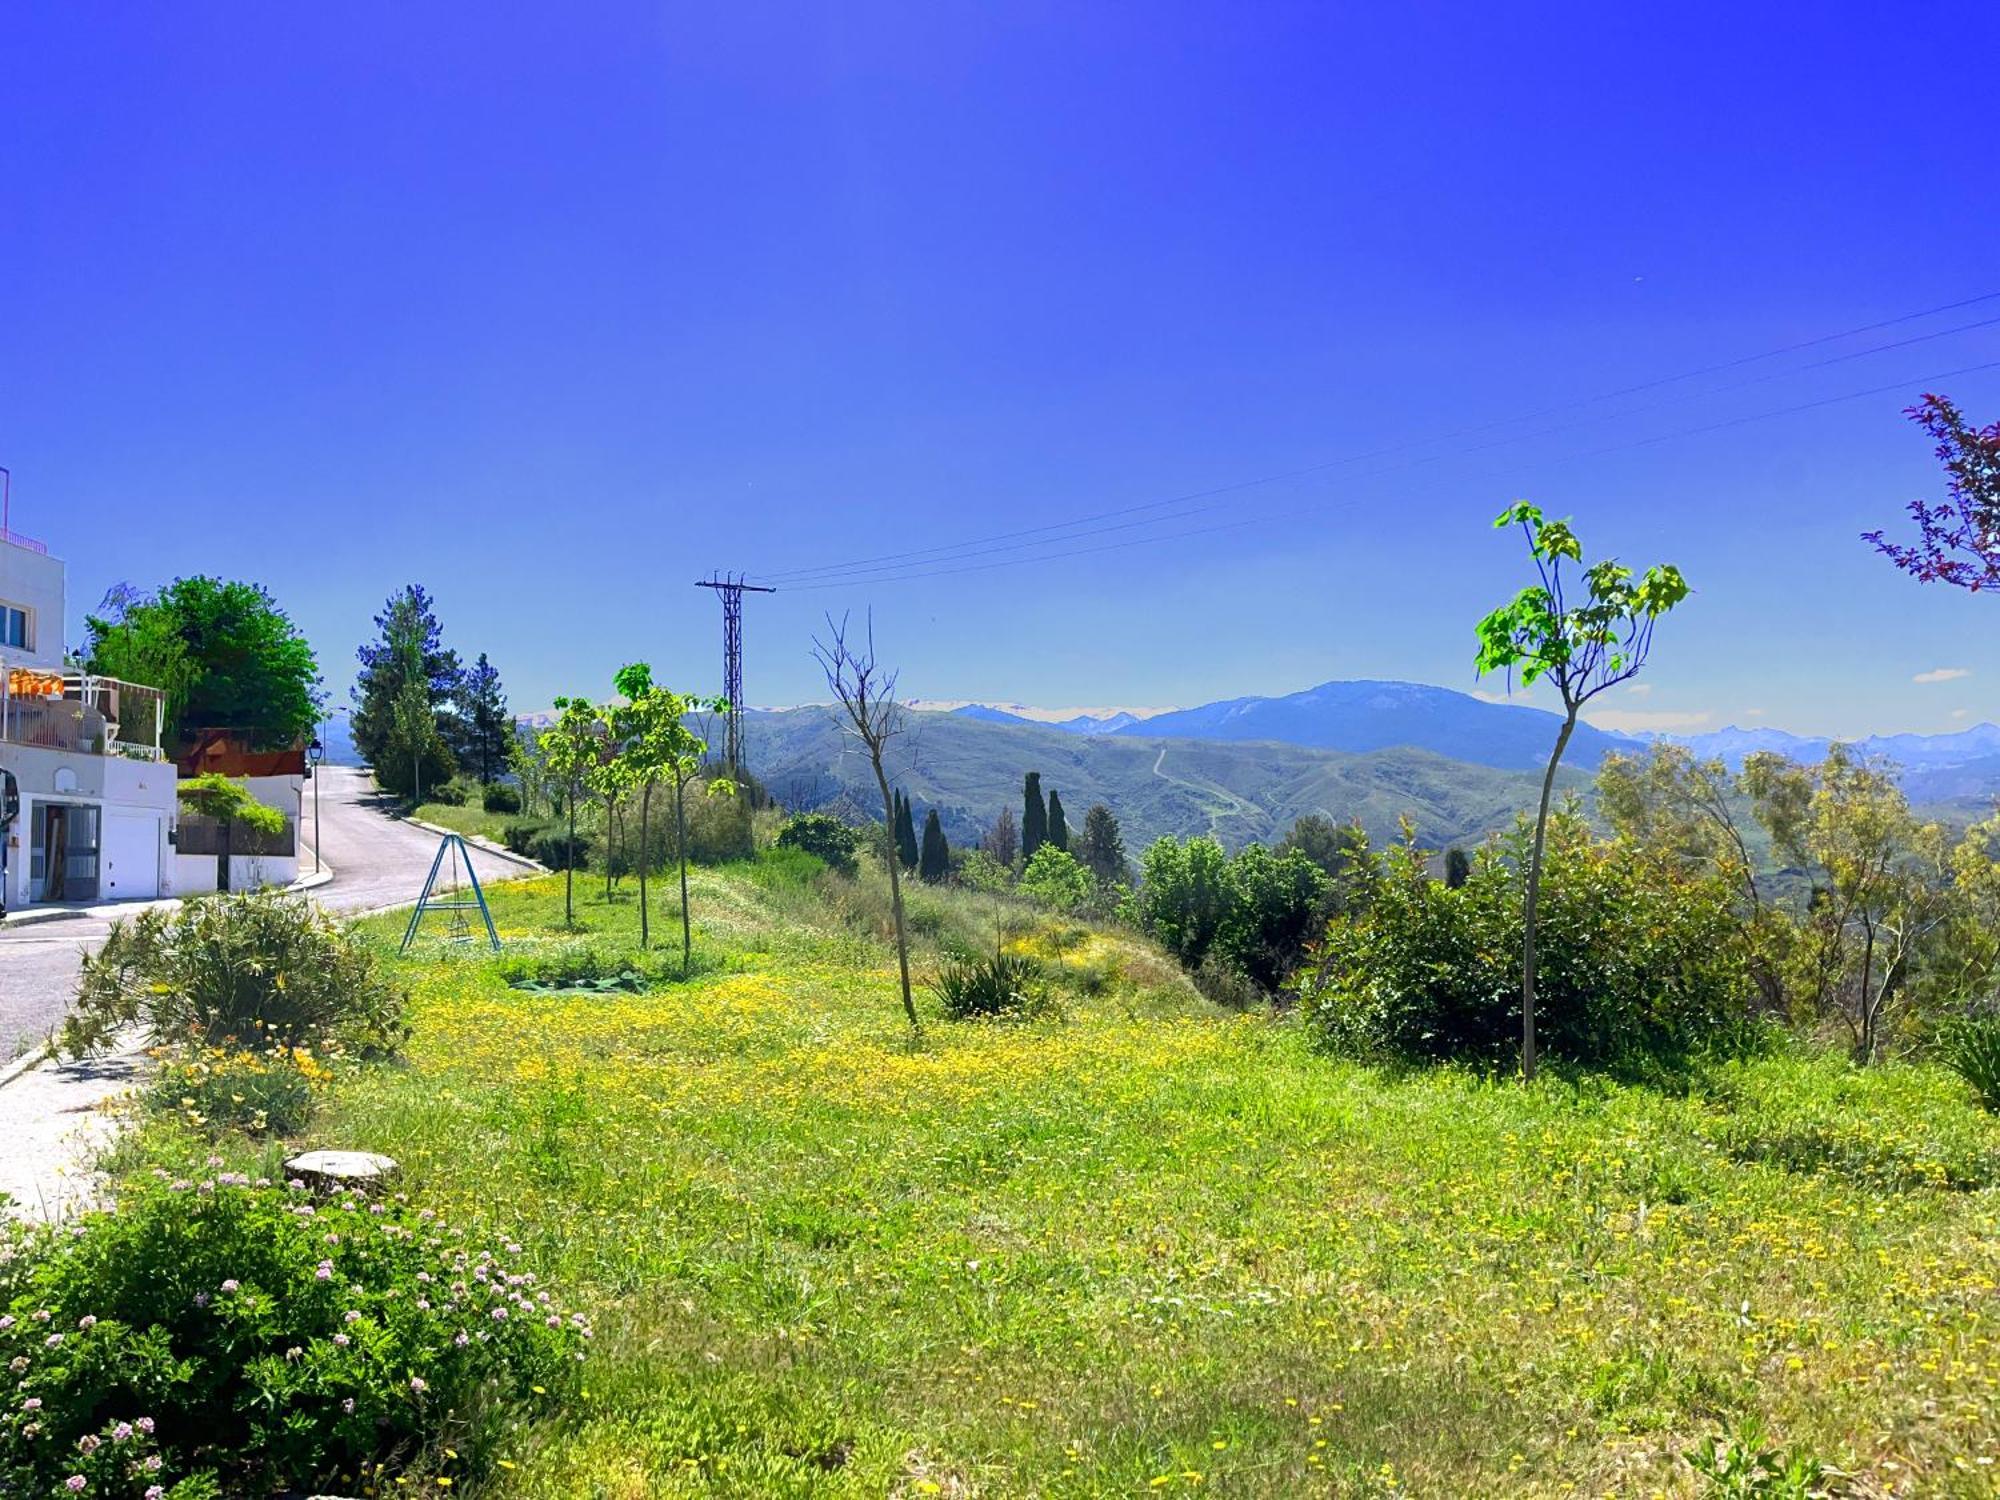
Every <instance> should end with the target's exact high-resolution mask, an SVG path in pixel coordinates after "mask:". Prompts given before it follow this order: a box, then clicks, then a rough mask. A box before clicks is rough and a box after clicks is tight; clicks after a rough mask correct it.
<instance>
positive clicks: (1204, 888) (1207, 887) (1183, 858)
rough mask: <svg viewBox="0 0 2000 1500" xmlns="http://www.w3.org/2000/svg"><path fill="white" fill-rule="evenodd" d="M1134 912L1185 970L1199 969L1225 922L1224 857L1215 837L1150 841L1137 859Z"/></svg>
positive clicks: (1226, 873)
mask: <svg viewBox="0 0 2000 1500" xmlns="http://www.w3.org/2000/svg"><path fill="white" fill-rule="evenodd" d="M1139 863H1140V878H1139V895H1138V914H1139V920H1140V922H1141V924H1142V925H1143V926H1144V927H1145V928H1146V930H1147V931H1148V932H1150V933H1152V934H1153V935H1154V936H1155V937H1157V938H1158V939H1159V940H1160V943H1161V945H1162V946H1163V947H1164V948H1165V949H1166V950H1167V951H1168V952H1169V953H1171V954H1173V956H1174V957H1175V958H1178V959H1179V960H1180V961H1181V962H1182V964H1184V965H1186V966H1187V967H1188V968H1189V969H1198V968H1200V967H1201V961H1202V960H1203V959H1204V958H1206V957H1208V950H1209V948H1210V947H1211V946H1212V945H1213V944H1214V942H1215V940H1216V938H1217V936H1218V935H1219V934H1220V933H1221V931H1222V926H1223V923H1224V922H1226V921H1227V920H1228V918H1229V910H1230V905H1231V902H1232V901H1233V899H1234V898H1233V894H1232V892H1231V889H1230V882H1229V857H1228V856H1227V855H1226V854H1224V853H1223V852H1222V845H1220V844H1218V843H1216V841H1215V840H1214V839H1210V838H1199V839H1189V840H1188V841H1187V842H1186V843H1182V842H1181V841H1180V840H1179V839H1176V838H1161V839H1156V840H1154V841H1153V843H1152V844H1151V845H1149V846H1148V847H1147V849H1146V852H1145V854H1144V855H1142V856H1141V858H1140V862H1139Z"/></svg>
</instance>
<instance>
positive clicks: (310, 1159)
mask: <svg viewBox="0 0 2000 1500" xmlns="http://www.w3.org/2000/svg"><path fill="white" fill-rule="evenodd" d="M285 1171H286V1172H287V1173H288V1174H289V1175H290V1176H293V1177H296V1178H298V1179H299V1180H300V1181H302V1182H303V1183H305V1184H306V1186H307V1187H309V1188H312V1189H313V1190H314V1191H316V1192H321V1193H338V1192H345V1191H350V1190H356V1189H358V1190H360V1191H363V1192H366V1191H367V1190H368V1189H370V1188H378V1187H381V1186H382V1185H383V1184H384V1183H386V1182H387V1181H388V1180H389V1179H390V1178H391V1177H393V1176H395V1175H396V1160H395V1158H394V1157H390V1156H383V1155H382V1154H381V1153H379V1152H376V1151H305V1152H301V1153H300V1154H299V1155H297V1156H294V1157H292V1158H291V1159H290V1160H289V1161H287V1162H286V1163H285Z"/></svg>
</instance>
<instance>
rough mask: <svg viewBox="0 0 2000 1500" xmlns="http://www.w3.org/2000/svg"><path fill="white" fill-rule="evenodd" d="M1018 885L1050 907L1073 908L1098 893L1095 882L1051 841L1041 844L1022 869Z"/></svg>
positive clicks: (1065, 909)
mask: <svg viewBox="0 0 2000 1500" xmlns="http://www.w3.org/2000/svg"><path fill="white" fill-rule="evenodd" d="M1018 889H1019V890H1020V892H1021V894H1022V895H1024V896H1030V897H1033V898H1034V899H1035V900H1037V901H1039V902H1041V903H1042V905H1044V906H1046V907H1048V908H1049V909H1050V910H1051V911H1059V912H1073V911H1081V910H1082V909H1083V908H1084V907H1085V906H1087V905H1088V904H1089V903H1090V900H1091V898H1092V897H1093V896H1095V895H1096V894H1097V882H1096V881H1095V880H1094V879H1092V878H1091V874H1090V871H1089V870H1087V869H1085V868H1084V867H1083V865H1081V864H1080V863H1078V862H1077V860H1076V859H1075V858H1073V857H1072V856H1071V855H1069V854H1067V853H1065V852H1064V851H1062V850H1061V849H1058V848H1057V847H1056V846H1055V845H1054V844H1044V845H1042V847H1041V848H1039V849H1037V850H1036V851H1035V857H1034V858H1033V859H1031V860H1029V861H1028V864H1027V868H1026V869H1024V870H1022V871H1021V882H1020V885H1019V887H1018Z"/></svg>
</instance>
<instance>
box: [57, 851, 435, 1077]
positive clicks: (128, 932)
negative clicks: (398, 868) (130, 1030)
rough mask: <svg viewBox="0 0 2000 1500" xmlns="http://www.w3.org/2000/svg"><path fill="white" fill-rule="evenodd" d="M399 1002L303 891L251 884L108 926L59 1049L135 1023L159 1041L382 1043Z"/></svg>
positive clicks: (96, 1040)
mask: <svg viewBox="0 0 2000 1500" xmlns="http://www.w3.org/2000/svg"><path fill="white" fill-rule="evenodd" d="M406 999H407V997H406V995H405V994H404V993H403V991H402V990H400V989H398V988H397V987H396V986H394V985H393V984H391V983H390V982H389V981H388V979H387V978H385V977H384V976H383V974H382V972H381V969H380V967H379V965H378V964H377V962H376V959H375V955H374V953H373V952H372V951H370V950H369V949H368V948H367V947H365V946H364V945H363V944H362V943H361V942H360V941H359V940H358V939H357V938H355V937H354V936H353V934H352V933H350V932H349V931H348V929H347V928H345V927H344V926H342V925H341V924H340V923H339V922H337V921H335V920H334V919H333V918H332V917H330V916H328V915H326V914H325V913H324V912H321V911H320V910H318V909H317V908H316V907H314V906H313V904H312V903H311V902H309V901H307V900H306V899H305V898H304V897H303V896H291V895H285V894H283V893H280V892H269V891H256V892H250V893H247V894H244V895H232V896H209V897H204V898H203V899H201V900H198V901H189V902H186V903H185V904H183V905H182V906H181V907H180V908H179V909H178V910H177V911H169V910H165V909H162V908H157V907H156V908H154V909H153V910H151V911H145V912H141V913H140V914H139V915H138V916H136V917H133V918H130V919H129V920H121V921H117V922H113V923H112V924H111V931H110V933H109V934H108V935H107V936H106V938H105V940H104V946H103V947H102V948H101V949H100V950H99V951H98V952H96V953H94V954H90V955H87V956H86V957H85V958H84V960H83V975H82V978H81V980H80V981H79V983H78V986H77V996H76V1004H75V1006H74V1007H73V1008H72V1010H71V1012H70V1015H69V1018H68V1020H66V1021H65V1022H64V1023H63V1033H62V1049H63V1051H65V1052H67V1053H70V1054H71V1055H79V1054H83V1053H89V1052H97V1051H102V1050H103V1049H104V1048H105V1047H106V1046H108V1045H110V1043H111V1040H112V1037H113V1035H114V1034H115V1033H116V1032H117V1031H118V1030H120V1029H121V1028H123V1027H126V1026H130V1025H132V1024H134V1023H137V1024H139V1025H142V1026H144V1027H145V1029H146V1031H147V1032H148V1034H149V1035H150V1036H151V1037H152V1038H153V1040H155V1041H158V1042H204V1043H208V1044H211V1045H219V1044H221V1043H222V1042H224V1041H226V1040H228V1039H231V1038H233V1039H235V1040H237V1041H243V1042H255V1043H256V1044H258V1045H264V1046H267V1045H271V1044H274V1043H275V1044H282V1045H285V1046H319V1045H323V1044H326V1043H329V1042H340V1043H343V1044H349V1045H357V1046H360V1047H362V1048H364V1049H367V1050H375V1051H387V1050H392V1049H393V1048H394V1047H395V1046H396V1045H398V1044H399V1043H400V1042H401V1041H402V1039H403V1038H404V1037H405V1036H406V1035H407V1034H408V1028H407V1027H405V1026H404V1024H403V1020H402V1015H403V1006H404V1002H405V1000H406Z"/></svg>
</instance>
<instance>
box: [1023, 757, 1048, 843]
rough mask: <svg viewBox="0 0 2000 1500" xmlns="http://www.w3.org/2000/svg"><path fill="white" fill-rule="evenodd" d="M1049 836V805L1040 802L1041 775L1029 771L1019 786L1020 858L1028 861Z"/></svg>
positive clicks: (1038, 772)
mask: <svg viewBox="0 0 2000 1500" xmlns="http://www.w3.org/2000/svg"><path fill="white" fill-rule="evenodd" d="M1048 836H1049V805H1048V804H1047V803H1046V802H1044V801H1043V800H1042V773H1041V772H1040V771H1030V772H1029V773H1028V776H1027V780H1025V781H1024V782H1022V784H1021V858H1022V859H1023V860H1024V861H1025V860H1030V859H1033V858H1034V857H1035V851H1036V850H1037V849H1039V848H1041V847H1042V845H1043V843H1044V842H1046V841H1047V839H1048Z"/></svg>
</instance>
